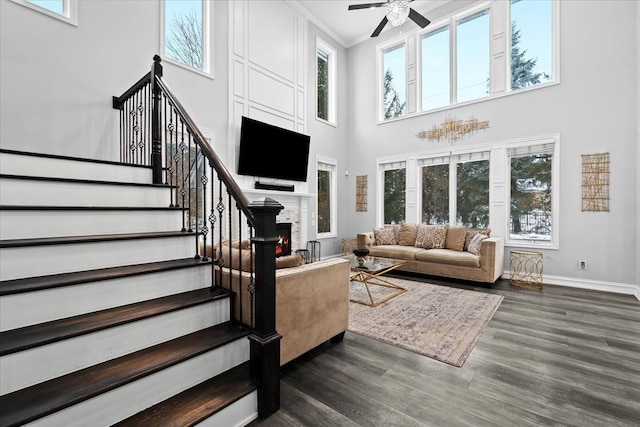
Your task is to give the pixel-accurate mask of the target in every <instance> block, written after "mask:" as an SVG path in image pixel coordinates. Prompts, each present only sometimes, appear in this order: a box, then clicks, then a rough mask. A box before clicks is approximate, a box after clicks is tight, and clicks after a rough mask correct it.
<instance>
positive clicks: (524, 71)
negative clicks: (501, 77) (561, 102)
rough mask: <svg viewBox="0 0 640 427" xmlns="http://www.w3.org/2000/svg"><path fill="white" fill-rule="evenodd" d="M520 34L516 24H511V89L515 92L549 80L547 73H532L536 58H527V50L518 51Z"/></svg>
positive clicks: (536, 61) (536, 62)
mask: <svg viewBox="0 0 640 427" xmlns="http://www.w3.org/2000/svg"><path fill="white" fill-rule="evenodd" d="M521 37H522V34H521V33H520V30H519V29H518V27H517V25H516V22H515V21H513V22H511V89H513V90H517V89H522V88H525V87H529V86H535V85H537V84H540V83H541V82H542V80H543V79H544V80H549V79H550V76H549V75H548V74H547V73H541V72H534V70H535V69H536V65H537V64H538V58H527V50H526V49H524V50H521V49H520V46H519V45H520V39H521Z"/></svg>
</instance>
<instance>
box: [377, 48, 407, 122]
mask: <svg viewBox="0 0 640 427" xmlns="http://www.w3.org/2000/svg"><path fill="white" fill-rule="evenodd" d="M382 71H383V77H382V117H383V118H384V120H388V119H392V118H395V117H402V116H404V115H406V114H407V58H406V46H405V44H404V43H402V44H399V45H396V46H394V47H391V48H389V49H386V50H384V51H383V52H382Z"/></svg>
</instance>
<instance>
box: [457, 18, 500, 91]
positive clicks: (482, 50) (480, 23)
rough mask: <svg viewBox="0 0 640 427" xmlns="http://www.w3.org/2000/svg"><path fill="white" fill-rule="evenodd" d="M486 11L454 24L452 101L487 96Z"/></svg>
mask: <svg viewBox="0 0 640 427" xmlns="http://www.w3.org/2000/svg"><path fill="white" fill-rule="evenodd" d="M489 24H490V22H489V9H485V10H483V11H481V12H478V13H475V14H473V15H471V16H468V17H466V18H463V19H461V20H460V21H458V22H457V37H456V39H457V40H456V41H457V49H456V59H457V72H456V76H457V86H456V87H457V90H456V102H458V103H460V102H466V101H471V100H474V99H478V98H482V97H485V96H488V95H489V68H490V63H489V61H490V59H491V56H490V53H489V37H490V34H491V30H490V28H489Z"/></svg>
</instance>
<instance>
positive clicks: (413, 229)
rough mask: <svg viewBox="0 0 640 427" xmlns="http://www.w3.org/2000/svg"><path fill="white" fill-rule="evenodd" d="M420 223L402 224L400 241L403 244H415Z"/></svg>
mask: <svg viewBox="0 0 640 427" xmlns="http://www.w3.org/2000/svg"><path fill="white" fill-rule="evenodd" d="M417 235H418V224H406V223H405V224H400V233H399V237H398V238H399V242H400V244H401V245H402V246H415V244H416V236H417Z"/></svg>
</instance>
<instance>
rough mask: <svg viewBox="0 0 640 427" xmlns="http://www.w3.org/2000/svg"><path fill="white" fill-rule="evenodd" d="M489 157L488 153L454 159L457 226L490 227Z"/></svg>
mask: <svg viewBox="0 0 640 427" xmlns="http://www.w3.org/2000/svg"><path fill="white" fill-rule="evenodd" d="M489 156H490V152H488V151H486V152H480V153H468V154H459V155H456V156H454V157H453V158H452V163H453V164H454V165H455V168H456V225H464V226H466V227H467V228H473V229H475V228H488V227H489Z"/></svg>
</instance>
